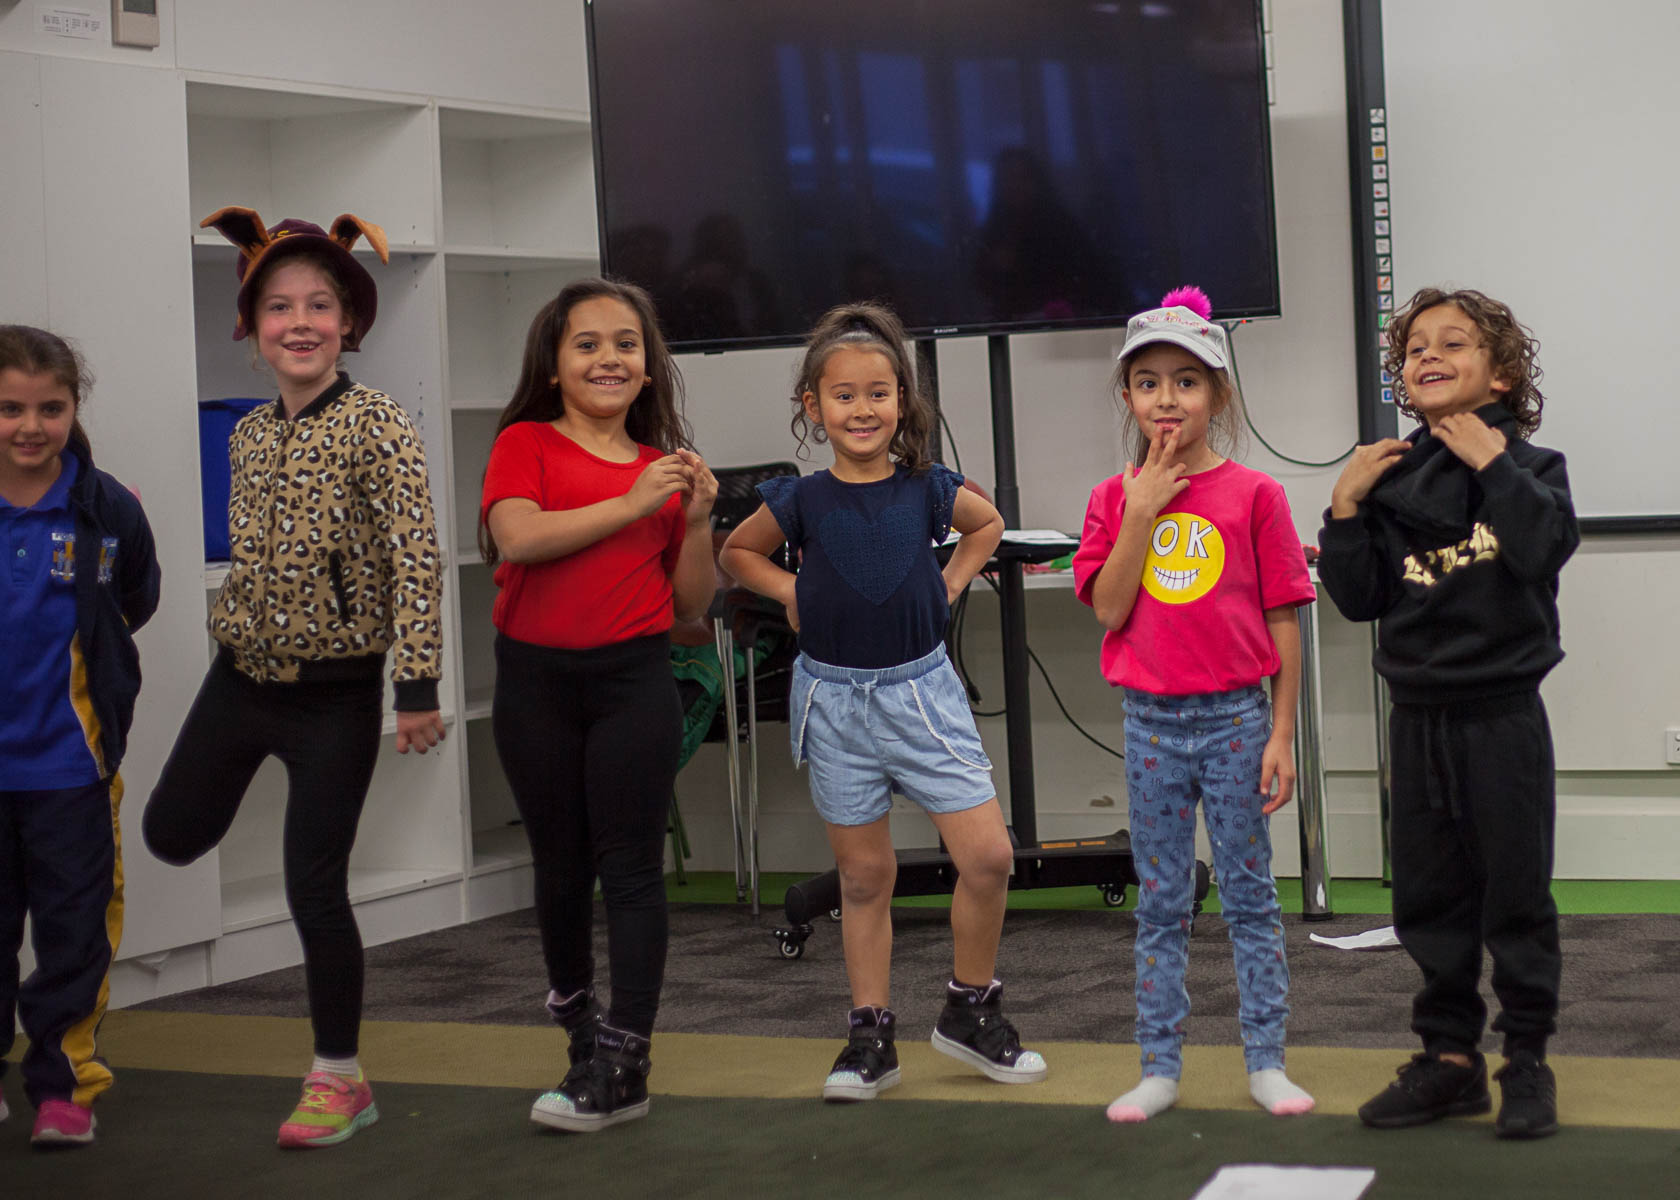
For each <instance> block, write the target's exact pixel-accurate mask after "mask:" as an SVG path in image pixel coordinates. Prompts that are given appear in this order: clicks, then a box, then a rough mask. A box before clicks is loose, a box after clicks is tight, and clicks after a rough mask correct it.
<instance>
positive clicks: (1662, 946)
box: [140, 905, 1680, 1058]
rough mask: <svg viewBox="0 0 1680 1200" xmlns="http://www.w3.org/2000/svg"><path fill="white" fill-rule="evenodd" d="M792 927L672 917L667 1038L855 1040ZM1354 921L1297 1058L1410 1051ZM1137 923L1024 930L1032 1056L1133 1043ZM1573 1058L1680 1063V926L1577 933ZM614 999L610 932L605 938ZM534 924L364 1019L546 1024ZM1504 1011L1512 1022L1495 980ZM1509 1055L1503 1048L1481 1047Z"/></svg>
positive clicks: (1319, 971) (508, 921) (157, 1005)
mask: <svg viewBox="0 0 1680 1200" xmlns="http://www.w3.org/2000/svg"><path fill="white" fill-rule="evenodd" d="M780 920H781V914H780V912H779V911H778V912H767V913H765V914H764V915H763V916H762V917H759V918H757V919H755V918H753V917H752V916H751V914H750V913H748V912H747V911H746V910H745V909H744V908H735V907H730V906H710V905H673V906H672V909H671V948H670V955H669V960H668V964H667V969H666V976H665V990H664V996H663V1003H662V1008H661V1010H660V1015H659V1026H658V1028H659V1029H661V1030H668V1031H680V1032H689V1033H732V1034H753V1035H761V1036H781V1037H825V1036H833V1037H836V1038H839V1037H843V1036H844V1028H845V1015H846V1008H847V1005H848V999H847V990H846V977H845V968H844V964H843V962H842V961H841V951H840V930H839V926H837V925H834V924H831V923H829V922H827V921H826V920H825V921H821V922H819V923H818V925H817V930H816V933H815V934H814V935H813V936H812V938H811V940H810V942H809V943H808V946H807V950H806V954H805V957H804V958H803V959H801V960H799V961H797V962H790V961H785V960H783V959H781V958H780V957H779V956H778V955H777V953H776V949H775V943H774V940H773V938H772V936H771V934H770V930H771V928H772V927H773V926H775V925H776V924H778V923H779V922H780ZM1383 920H1384V919H1383V918H1381V917H1370V916H1353V917H1345V918H1338V919H1337V920H1334V921H1327V922H1322V923H1317V924H1312V925H1308V924H1306V923H1304V922H1302V921H1301V920H1300V919H1299V918H1298V917H1285V918H1284V928H1285V930H1286V933H1287V937H1288V943H1289V963H1290V971H1291V975H1292V981H1291V990H1290V998H1289V999H1290V1008H1291V1010H1292V1013H1291V1017H1290V1021H1289V1041H1290V1044H1291V1045H1298V1046H1348V1047H1376V1048H1380V1047H1393V1048H1397V1049H1410V1048H1412V1046H1413V1044H1414V1042H1413V1039H1412V1037H1411V1035H1410V1034H1409V1033H1408V1031H1407V1029H1408V1024H1409V1022H1410V1014H1411V997H1412V993H1413V991H1415V990H1416V987H1417V984H1418V974H1417V969H1416V968H1415V967H1414V966H1413V965H1412V963H1411V960H1410V959H1409V958H1407V956H1406V954H1405V952H1404V951H1401V950H1387V951H1367V952H1347V951H1337V950H1331V949H1328V948H1326V947H1323V946H1319V945H1316V944H1314V943H1312V942H1310V941H1309V940H1308V935H1309V934H1310V933H1314V932H1317V933H1323V934H1343V933H1354V932H1358V931H1359V930H1362V929H1367V928H1370V927H1372V926H1375V925H1379V924H1382V923H1383ZM947 922H948V914H947V913H946V912H945V911H943V910H940V909H896V910H894V931H895V932H894V937H895V946H894V955H893V980H894V992H895V996H894V1008H895V1009H896V1010H897V1012H898V1014H899V1018H900V1021H901V1022H902V1023H903V1024H904V1025H905V1026H906V1027H907V1028H909V1029H920V1028H924V1027H925V1028H931V1027H932V1024H933V1021H934V1019H935V1018H936V1016H937V1015H938V1011H939V1006H940V1005H941V1004H942V1003H943V985H944V982H945V980H946V978H947V977H948V975H949V972H950V931H949V926H948V923H947ZM1133 929H1134V924H1133V920H1132V917H1131V915H1130V914H1129V913H1125V912H1112V913H1109V912H1046V911H1034V910H1023V911H1016V912H1011V913H1010V914H1009V918H1008V921H1007V923H1006V924H1005V927H1004V936H1003V943H1002V946H1001V947H1000V951H999V955H998V962H999V975H1000V976H1001V977H1002V978H1003V980H1004V985H1005V986H1004V992H1005V1011H1006V1012H1008V1013H1009V1015H1010V1016H1011V1017H1012V1018H1013V1019H1014V1021H1015V1023H1016V1025H1017V1026H1018V1027H1019V1028H1020V1030H1021V1033H1022V1036H1023V1040H1025V1041H1026V1042H1027V1043H1028V1044H1031V1043H1032V1042H1033V1041H1034V1040H1035V1039H1039V1040H1054V1041H1068V1040H1076V1041H1101V1042H1127V1041H1130V1040H1131V1038H1132V1017H1133V1005H1132V996H1131V988H1132V968H1131V944H1132V934H1133ZM1562 935H1563V955H1564V975H1563V993H1562V1012H1561V1014H1560V1018H1559V1027H1560V1028H1559V1033H1558V1035H1557V1037H1556V1038H1555V1039H1554V1040H1553V1042H1552V1049H1553V1050H1554V1051H1556V1052H1557V1053H1560V1054H1587V1055H1604V1056H1626V1057H1660V1058H1676V1057H1680V1011H1677V1009H1676V1007H1675V1004H1674V997H1675V996H1676V995H1680V916H1571V917H1564V918H1562ZM596 957H597V962H598V963H599V964H600V966H599V967H598V970H599V972H600V975H601V976H602V979H601V983H602V984H603V985H604V984H605V974H606V967H605V964H606V946H605V926H604V924H603V922H602V921H601V919H600V917H599V915H597V920H596ZM1189 989H1190V999H1191V1004H1192V1014H1191V1017H1190V1020H1189V1023H1188V1026H1187V1029H1186V1033H1187V1037H1188V1040H1189V1041H1191V1042H1193V1043H1198V1044H1205V1045H1233V1044H1236V1042H1237V1041H1238V1032H1237V1022H1236V1012H1237V990H1236V980H1235V977H1234V975H1233V972H1232V968H1231V956H1230V947H1229V944H1228V942H1227V941H1226V934H1225V924H1224V922H1223V921H1222V920H1221V919H1220V918H1219V916H1218V915H1216V914H1208V915H1204V916H1202V917H1201V918H1199V919H1198V921H1197V924H1196V928H1195V933H1194V938H1193V941H1192V945H1191V955H1190V981H1189ZM546 990H547V985H546V983H545V981H544V979H543V971H542V961H541V952H540V949H539V946H538V939H537V929H536V920H535V915H534V913H533V912H532V911H530V910H526V911H523V912H518V913H511V914H508V915H506V916H502V917H496V918H492V919H490V920H486V921H479V922H476V923H474V924H471V925H461V926H456V927H454V928H451V929H444V930H439V931H437V932H435V933H429V934H425V935H422V936H420V937H415V938H409V939H407V940H405V941H400V942H393V943H390V944H388V945H384V946H378V947H374V948H372V949H370V950H369V951H368V952H367V992H366V997H367V998H366V1008H365V1012H364V1015H365V1017H366V1018H367V1019H368V1020H381V1021H467V1022H487V1023H496V1024H514V1025H531V1024H544V1023H546V1021H547V1017H546V1014H545V1012H544V1010H543V1007H542V1001H543V997H544V995H545V993H546ZM1483 990H1484V992H1485V993H1486V994H1487V995H1488V996H1489V1011H1490V1013H1492V1012H1497V1011H1498V1008H1497V1004H1496V1003H1495V1002H1494V1001H1493V1000H1492V993H1491V990H1489V989H1488V987H1487V985H1486V981H1485V976H1484V984H1483ZM140 1007H143V1008H152V1009H160V1010H166V1011H187V1012H213V1013H230V1014H263V1015H275V1016H303V1015H305V1013H306V1010H305V1007H304V983H303V970H302V968H301V967H299V968H292V969H289V970H282V971H274V972H270V973H268V974H266V975H260V976H256V977H254V978H251V979H246V980H242V981H240V982H237V983H230V984H225V985H222V986H220V987H213V988H206V989H203V990H200V991H197V992H190V993H186V994H182V995H177V996H170V997H166V998H164V999H162V1000H157V1001H153V1002H151V1003H149V1004H146V1005H142V1006H140ZM1484 1049H1487V1050H1490V1051H1492V1050H1497V1049H1498V1041H1497V1038H1495V1037H1492V1036H1490V1037H1489V1038H1487V1039H1486V1040H1485V1041H1484Z"/></svg>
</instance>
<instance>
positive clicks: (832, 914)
mask: <svg viewBox="0 0 1680 1200" xmlns="http://www.w3.org/2000/svg"><path fill="white" fill-rule="evenodd" d="M828 919H829V920H830V921H838V920H839V919H840V910H839V909H838V908H831V909H829V910H828Z"/></svg>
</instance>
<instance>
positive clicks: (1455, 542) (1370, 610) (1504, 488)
mask: <svg viewBox="0 0 1680 1200" xmlns="http://www.w3.org/2000/svg"><path fill="white" fill-rule="evenodd" d="M1476 415H1477V416H1479V417H1480V418H1482V420H1483V421H1485V422H1487V424H1488V425H1490V426H1492V427H1493V428H1495V429H1498V430H1501V431H1502V432H1504V433H1505V435H1506V437H1507V439H1508V441H1507V444H1506V450H1505V453H1504V454H1501V455H1500V456H1499V457H1498V458H1496V459H1494V460H1493V461H1492V462H1491V463H1489V464H1488V465H1487V466H1486V467H1484V468H1483V469H1482V470H1480V471H1472V470H1471V469H1470V468H1469V467H1468V466H1467V465H1466V464H1465V463H1464V462H1463V461H1462V460H1461V459H1459V458H1458V456H1457V455H1455V454H1453V452H1452V451H1451V450H1449V449H1448V448H1447V445H1446V443H1445V442H1442V441H1441V440H1439V439H1438V438H1434V437H1431V436H1430V434H1429V432H1428V430H1426V429H1419V430H1418V431H1417V432H1416V433H1414V434H1413V435H1412V437H1411V438H1410V439H1409V440H1410V441H1411V442H1412V448H1411V449H1410V450H1408V451H1407V452H1406V453H1405V454H1404V455H1402V456H1401V458H1400V460H1399V462H1398V463H1396V464H1395V465H1394V466H1393V467H1392V468H1391V469H1390V470H1389V472H1388V473H1387V474H1386V475H1384V476H1383V477H1382V479H1381V480H1379V481H1378V483H1377V486H1376V487H1374V488H1373V489H1372V490H1371V494H1370V495H1369V496H1368V497H1366V499H1365V501H1364V502H1363V503H1362V504H1360V506H1359V511H1358V512H1357V513H1356V514H1355V515H1353V516H1351V517H1347V518H1344V519H1341V520H1337V519H1335V518H1333V517H1331V516H1330V514H1329V512H1328V510H1327V511H1326V512H1325V514H1324V528H1323V529H1321V530H1320V531H1319V535H1318V536H1319V549H1320V557H1319V560H1318V574H1319V578H1320V579H1322V580H1323V581H1324V587H1325V590H1326V591H1327V592H1329V594H1330V598H1331V599H1332V600H1333V601H1335V604H1336V607H1337V608H1338V609H1340V610H1341V612H1342V615H1343V616H1345V617H1347V618H1348V619H1349V620H1350V621H1370V620H1375V621H1376V622H1377V650H1376V653H1375V654H1374V655H1373V656H1372V664H1373V665H1374V666H1375V667H1376V669H1377V671H1378V673H1379V674H1381V675H1382V677H1383V678H1384V679H1386V680H1387V681H1388V684H1389V689H1390V691H1391V693H1392V695H1393V697H1394V700H1395V701H1396V702H1397V703H1400V704H1452V703H1460V702H1463V701H1466V700H1478V699H1483V698H1485V697H1489V696H1498V695H1507V694H1512V693H1516V692H1523V691H1531V690H1534V689H1537V688H1538V687H1539V686H1540V681H1541V679H1543V678H1544V677H1545V675H1546V673H1547V672H1548V671H1550V670H1551V669H1552V668H1553V667H1555V666H1556V665H1557V664H1558V662H1559V661H1561V660H1562V658H1563V646H1562V643H1561V642H1560V641H1559V637H1558V611H1557V592H1558V572H1559V570H1560V569H1561V568H1562V567H1563V564H1564V563H1565V562H1566V561H1567V560H1568V558H1569V556H1570V555H1571V554H1573V553H1574V552H1575V547H1576V546H1577V545H1578V544H1579V543H1580V540H1581V534H1580V530H1579V528H1578V527H1577V525H1576V522H1575V506H1574V503H1573V501H1572V500H1571V499H1570V496H1569V477H1568V473H1567V471H1566V470H1565V467H1564V459H1563V455H1562V454H1560V453H1558V452H1557V451H1556V450H1548V449H1546V448H1544V447H1542V446H1534V445H1530V444H1529V443H1528V442H1524V441H1519V440H1518V439H1517V436H1516V433H1517V430H1516V421H1515V418H1513V417H1512V416H1511V414H1510V412H1509V411H1508V410H1507V409H1506V408H1505V407H1504V406H1503V405H1500V404H1488V405H1484V406H1483V407H1482V408H1480V409H1478V410H1477V411H1476Z"/></svg>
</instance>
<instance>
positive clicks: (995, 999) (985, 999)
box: [933, 979, 1050, 1083]
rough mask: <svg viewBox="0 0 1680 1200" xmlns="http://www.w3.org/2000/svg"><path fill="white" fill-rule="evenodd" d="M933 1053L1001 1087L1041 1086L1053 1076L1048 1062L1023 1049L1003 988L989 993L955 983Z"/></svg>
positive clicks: (990, 988)
mask: <svg viewBox="0 0 1680 1200" xmlns="http://www.w3.org/2000/svg"><path fill="white" fill-rule="evenodd" d="M933 1048H934V1049H935V1050H937V1051H939V1052H940V1053H941V1054H948V1055H950V1056H951V1057H952V1058H954V1059H956V1060H957V1061H958V1062H963V1063H967V1064H968V1065H969V1066H971V1067H973V1068H974V1069H975V1070H977V1071H980V1072H983V1073H984V1074H985V1075H986V1076H987V1077H988V1078H990V1079H995V1080H997V1082H999V1083H1037V1082H1038V1081H1039V1080H1041V1079H1043V1078H1044V1077H1045V1076H1046V1075H1048V1074H1049V1073H1050V1068H1049V1067H1048V1066H1046V1065H1045V1063H1044V1056H1043V1055H1041V1054H1039V1053H1038V1052H1037V1051H1036V1050H1023V1049H1021V1035H1020V1034H1018V1033H1016V1032H1015V1026H1013V1025H1011V1024H1010V1023H1009V1018H1008V1017H1006V1016H1004V1015H1003V984H1001V983H999V982H998V981H997V980H995V979H994V980H992V982H991V984H990V986H988V987H985V988H976V987H964V986H963V985H961V984H958V983H955V982H953V983H952V984H951V985H950V986H949V987H948V988H946V990H945V1011H944V1012H942V1013H940V1014H939V1023H938V1024H937V1025H936V1026H935V1027H934V1030H933Z"/></svg>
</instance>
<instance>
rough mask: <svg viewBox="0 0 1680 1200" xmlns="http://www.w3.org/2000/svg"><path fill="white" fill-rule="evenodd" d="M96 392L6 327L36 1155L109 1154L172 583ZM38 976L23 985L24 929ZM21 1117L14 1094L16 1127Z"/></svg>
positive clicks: (18, 900)
mask: <svg viewBox="0 0 1680 1200" xmlns="http://www.w3.org/2000/svg"><path fill="white" fill-rule="evenodd" d="M90 382H91V380H90V379H89V377H88V374H87V369H86V367H85V365H84V364H83V363H82V361H81V359H80V357H79V356H78V355H77V353H76V352H75V351H74V350H73V349H71V347H70V346H69V345H67V344H66V343H65V342H64V340H63V339H62V338H59V337H56V336H54V335H53V334H50V333H47V332H45V331H44V330H40V329H32V328H30V327H29V326H27V325H0V556H3V564H0V679H5V680H6V685H5V686H6V705H5V707H4V708H3V709H0V1075H4V1073H5V1070H6V1063H5V1061H4V1059H5V1055H6V1052H7V1051H8V1050H10V1049H11V1045H12V1039H13V1037H14V1036H15V1034H14V1030H15V1027H16V1023H17V1022H16V1019H15V1018H17V1017H21V1018H22V1021H23V1028H24V1032H25V1033H27V1034H28V1035H29V1049H28V1051H27V1052H26V1053H25V1055H24V1057H23V1090H24V1093H25V1094H26V1095H27V1096H28V1098H29V1101H30V1103H31V1104H33V1105H34V1106H35V1114H36V1115H35V1128H34V1133H33V1135H32V1140H33V1141H34V1142H35V1144H36V1145H50V1144H63V1145H71V1146H75V1145H86V1144H87V1143H88V1142H91V1141H93V1130H94V1119H93V1102H94V1100H95V1099H96V1098H97V1097H98V1096H99V1094H100V1093H101V1092H103V1091H105V1089H106V1088H108V1087H110V1086H111V1072H110V1070H109V1069H108V1068H107V1067H106V1066H105V1064H104V1063H103V1062H102V1061H100V1060H99V1059H98V1058H96V1057H95V1046H94V1035H95V1034H96V1032H97V1031H98V1029H99V1022H100V1020H101V1019H102V1018H103V1017H104V1015H105V1004H106V1000H107V997H108V994H109V982H108V975H109V972H110V968H111V960H112V959H113V958H114V957H115V956H116V951H117V943H118V941H119V940H120V939H121V937H122V924H123V874H122V854H121V837H120V834H119V832H118V827H117V808H118V806H119V805H120V804H121V803H122V792H123V785H122V777H121V776H120V775H118V774H117V767H118V765H119V764H120V763H121V762H122V756H123V747H124V743H125V740H126V738H127V735H128V727H129V722H130V720H131V719H132V717H133V715H134V699H135V696H136V695H137V694H138V693H139V691H140V660H139V656H138V655H137V653H136V652H135V648H134V637H133V631H134V630H136V629H138V628H139V627H140V626H141V625H144V624H145V623H146V621H147V619H148V618H150V617H151V615H152V613H153V612H155V611H156V610H157V604H158V582H159V572H158V565H157V557H156V555H155V554H154V552H153V545H152V531H151V528H150V527H149V526H148V525H147V524H146V515H145V513H144V512H142V511H141V508H140V502H139V500H137V499H135V497H134V495H133V494H132V493H130V492H129V490H128V489H127V488H125V487H123V486H122V485H121V484H120V483H118V482H117V481H116V480H115V479H113V478H111V476H109V475H107V474H106V473H105V472H104V471H101V470H98V469H97V468H95V467H94V465H93V452H92V449H91V448H90V446H89V444H88V438H87V434H86V432H84V431H83V429H82V425H81V421H80V420H79V419H78V416H77V414H78V410H79V409H80V407H81V403H82V397H83V395H84V394H85V393H86V390H87V387H88V385H89V383H90ZM26 914H27V915H28V916H29V917H30V918H31V920H32V929H33V934H34V936H33V942H34V946H35V961H36V966H35V971H34V973H33V974H31V975H30V976H29V978H28V979H26V980H24V981H23V982H22V985H21V986H20V985H19V983H18V951H19V950H20V949H21V948H22V946H23V922H24V916H25V915H26ZM6 1116H7V1109H6V1099H5V1095H4V1093H3V1092H0V1120H4V1119H5V1118H6Z"/></svg>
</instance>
